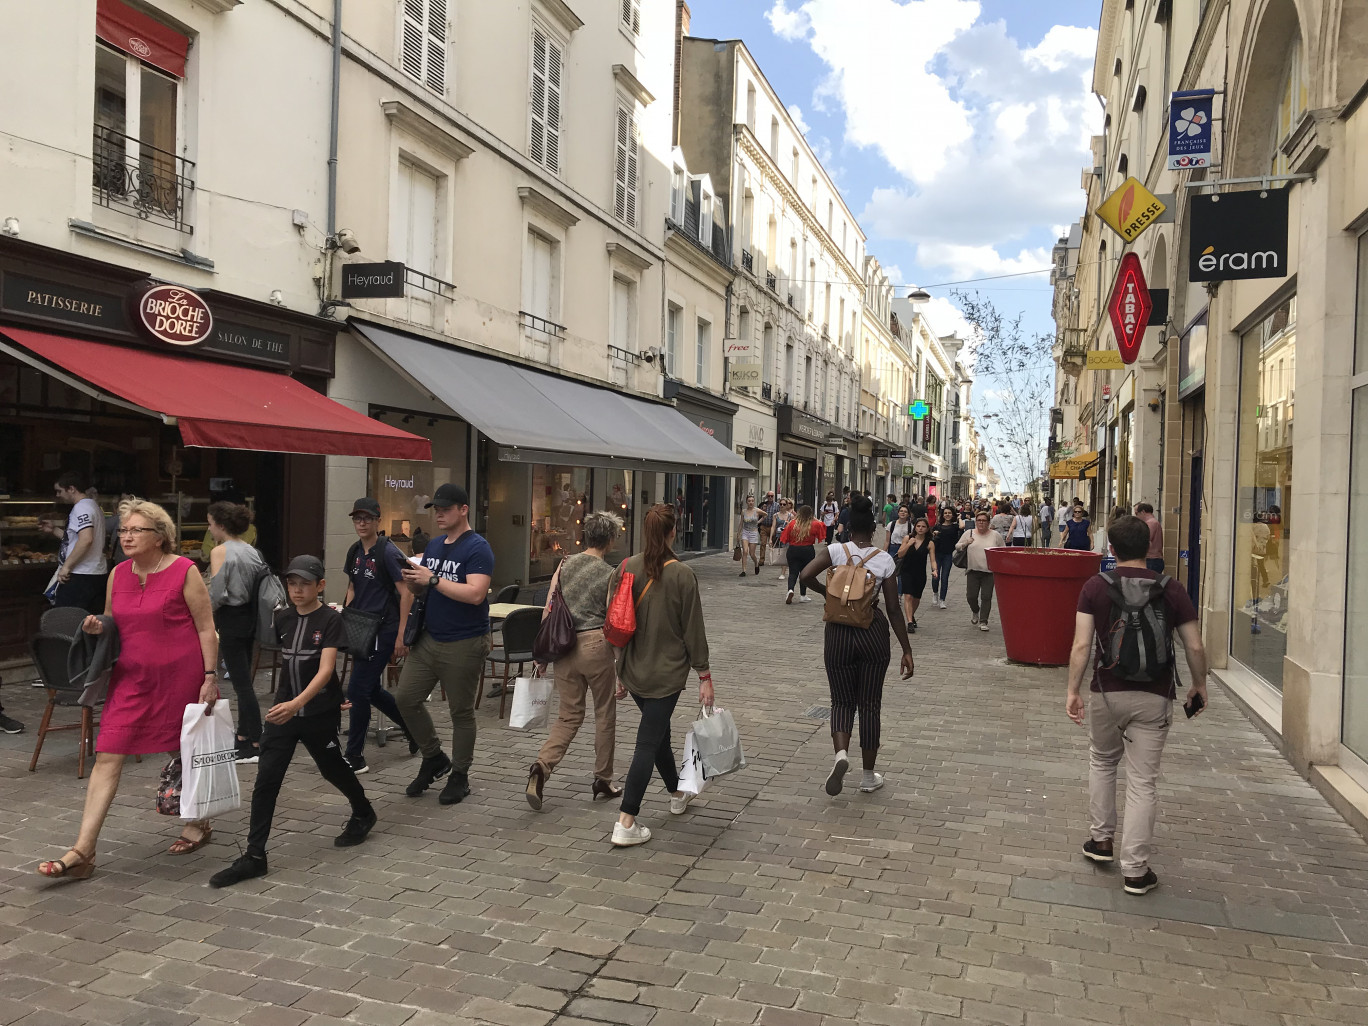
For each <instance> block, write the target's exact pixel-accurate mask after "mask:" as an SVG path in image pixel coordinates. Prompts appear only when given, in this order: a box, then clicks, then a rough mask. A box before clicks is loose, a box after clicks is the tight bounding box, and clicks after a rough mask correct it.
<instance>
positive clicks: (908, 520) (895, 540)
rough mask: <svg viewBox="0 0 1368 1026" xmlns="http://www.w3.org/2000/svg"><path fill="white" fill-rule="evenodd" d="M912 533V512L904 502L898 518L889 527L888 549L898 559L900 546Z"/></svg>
mask: <svg viewBox="0 0 1368 1026" xmlns="http://www.w3.org/2000/svg"><path fill="white" fill-rule="evenodd" d="M911 533H912V513H911V511H910V510H909V509H908V507H907V504H906V503H903V504H902V505H901V506H899V507H898V519H897V520H895V521H894V522H893V526H892V527H890V528H889V529H888V551H889V553H891V554H892V556H893V558H894V559H895V560H896V559H897V558H898V547H899V546H901V545H902V543H903V539H905V538H906V537H907V536H908V535H909V534H911Z"/></svg>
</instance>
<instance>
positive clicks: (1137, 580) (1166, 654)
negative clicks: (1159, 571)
mask: <svg viewBox="0 0 1368 1026" xmlns="http://www.w3.org/2000/svg"><path fill="white" fill-rule="evenodd" d="M1101 576H1102V579H1103V580H1104V581H1106V582H1107V595H1108V597H1109V598H1110V599H1111V616H1110V619H1109V622H1108V623H1107V624H1105V625H1098V626H1099V628H1100V629H1099V630H1098V632H1097V633H1098V638H1099V641H1098V644H1099V647H1100V648H1101V649H1102V654H1101V661H1102V667H1103V668H1104V669H1106V670H1107V671H1108V672H1109V673H1111V674H1112V676H1114V677H1118V678H1120V679H1121V680H1124V681H1129V682H1131V683H1134V684H1159V683H1163V682H1170V683H1171V682H1172V680H1173V665H1174V657H1173V636H1172V633H1171V628H1170V627H1169V616H1168V606H1167V604H1166V603H1165V602H1164V589H1165V588H1166V587H1168V582H1169V581H1170V580H1171V578H1170V577H1168V576H1167V575H1161V576H1160V577H1159V578H1158V579H1157V580H1150V579H1149V578H1145V577H1122V576H1121V575H1119V574H1117V573H1114V572H1113V573H1105V574H1102V575H1101Z"/></svg>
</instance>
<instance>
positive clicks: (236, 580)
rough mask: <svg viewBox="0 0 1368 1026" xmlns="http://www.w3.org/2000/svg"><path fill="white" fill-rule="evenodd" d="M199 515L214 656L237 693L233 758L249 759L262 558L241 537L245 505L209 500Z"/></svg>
mask: <svg viewBox="0 0 1368 1026" xmlns="http://www.w3.org/2000/svg"><path fill="white" fill-rule="evenodd" d="M205 519H206V520H207V521H208V523H209V535H210V537H211V538H212V539H213V541H214V544H213V546H211V548H210V550H209V602H210V605H211V606H212V607H213V610H214V626H215V627H216V628H218V636H219V655H221V656H222V657H223V664H224V665H225V666H226V667H227V668H228V682H229V683H230V684H232V685H233V691H234V693H235V694H236V695H237V718H238V722H237V761H238V762H241V763H253V762H256V761H257V757H258V756H259V755H260V754H261V705H260V704H259V703H258V702H257V696H256V688H255V687H253V685H254V683H255V681H254V680H253V679H252V655H253V649H254V648H255V646H256V630H257V609H256V580H257V574H258V573H260V572H261V571H263V570H265V569H266V561H265V560H264V559H262V558H261V553H260V552H258V551H257V550H256V549H255V548H253V547H252V546H251V545H249V544H248V543H247V542H246V541H244V540H243V536H244V535H245V534H246V533H247V529H248V528H249V527H251V526H252V511H251V510H249V509H248V508H247V507H246V506H240V505H238V504H237V503H235V502H224V501H219V502H215V503H212V504H210V506H209V510H208V513H207V514H206V517H205Z"/></svg>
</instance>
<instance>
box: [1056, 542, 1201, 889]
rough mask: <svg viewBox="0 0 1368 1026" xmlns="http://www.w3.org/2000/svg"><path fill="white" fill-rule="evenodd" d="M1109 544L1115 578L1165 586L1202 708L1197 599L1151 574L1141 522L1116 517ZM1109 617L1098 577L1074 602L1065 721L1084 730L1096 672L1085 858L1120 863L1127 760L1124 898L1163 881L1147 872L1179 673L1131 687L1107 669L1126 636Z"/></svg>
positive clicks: (1168, 610)
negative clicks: (1117, 841)
mask: <svg viewBox="0 0 1368 1026" xmlns="http://www.w3.org/2000/svg"><path fill="white" fill-rule="evenodd" d="M1107 538H1108V540H1109V541H1110V542H1111V546H1112V551H1113V552H1115V553H1116V570H1115V571H1114V573H1115V574H1116V576H1118V577H1120V578H1128V577H1129V578H1141V579H1144V580H1150V581H1153V580H1164V581H1165V585H1164V607H1165V609H1164V614H1165V620H1164V623H1165V625H1166V626H1167V627H1168V628H1169V629H1170V630H1176V631H1177V632H1178V637H1179V638H1180V639H1181V640H1182V642H1183V649H1184V652H1185V653H1186V655H1187V664H1188V670H1189V671H1190V672H1191V675H1192V686H1191V687H1190V688H1189V689H1188V693H1187V700H1188V701H1189V702H1191V701H1192V700H1193V698H1194V696H1198V695H1200V696H1201V700H1202V703H1201V704H1202V705H1203V706H1204V705H1205V704H1206V697H1207V689H1206V672H1207V667H1206V652H1205V651H1204V650H1203V648H1202V634H1201V629H1200V627H1199V626H1198V623H1197V610H1196V609H1194V608H1193V605H1192V600H1191V599H1189V598H1188V594H1187V592H1186V591H1184V590H1183V589H1182V588H1181V587H1180V586H1179V584H1178V582H1177V581H1175V580H1173V578H1171V577H1170V578H1163V577H1162V576H1161V575H1160V574H1157V573H1155V572H1154V571H1152V570H1149V569H1146V567H1145V562H1146V559H1145V554H1146V552H1148V551H1149V544H1150V532H1149V527H1148V526H1147V525H1146V524H1145V522H1144V521H1143V520H1141V519H1140V518H1139V517H1118V518H1117V519H1116V521H1115V522H1114V523H1113V524H1112V525H1111V527H1109V528H1108V529H1107ZM1112 619H1113V610H1112V597H1111V594H1110V586H1109V583H1108V581H1107V579H1106V576H1105V575H1103V574H1098V575H1097V576H1096V577H1093V578H1092V579H1091V580H1089V581H1088V583H1087V584H1085V585H1083V592H1082V594H1081V595H1079V597H1078V614H1077V618H1076V620H1075V621H1074V622H1075V626H1074V642H1073V652H1072V654H1071V656H1070V658H1069V697H1068V701H1067V703H1066V706H1065V709H1066V711H1067V712H1068V714H1069V718H1070V719H1071V720H1073V721H1074V722H1075V723H1078V724H1080V725H1081V724H1082V723H1083V719H1084V706H1083V695H1082V693H1081V692H1082V688H1083V676H1084V674H1085V673H1086V672H1087V670H1088V667H1089V666H1090V665H1091V666H1092V684H1091V688H1090V696H1089V702H1088V705H1089V707H1090V708H1089V712H1090V713H1091V722H1090V724H1089V727H1090V730H1089V734H1090V745H1089V750H1088V752H1089V759H1090V764H1089V772H1088V812H1089V814H1090V816H1091V819H1092V839H1091V840H1089V841H1088V842H1087V843H1086V844H1084V845H1083V854H1084V855H1085V856H1086V857H1087V858H1089V859H1091V860H1092V861H1094V862H1112V861H1113V860H1114V859H1115V857H1116V856H1115V853H1114V851H1113V847H1112V839H1113V837H1114V836H1115V834H1116V767H1117V764H1118V763H1119V762H1120V761H1121V758H1122V756H1123V755H1124V756H1125V759H1126V832H1125V836H1124V839H1123V841H1122V843H1121V872H1122V875H1123V876H1124V877H1125V890H1126V893H1127V894H1147V893H1149V892H1150V891H1152V890H1154V888H1155V887H1157V886H1159V878H1158V877H1157V876H1155V875H1154V870H1152V869H1150V867H1149V857H1150V854H1151V851H1152V847H1153V846H1152V844H1151V839H1152V838H1153V836H1154V821H1155V816H1156V814H1157V813H1158V782H1159V760H1160V758H1161V756H1162V755H1163V754H1164V742H1165V741H1166V740H1167V738H1168V729H1169V726H1170V724H1172V722H1173V701H1174V699H1175V698H1176V697H1177V681H1178V672H1177V670H1178V668H1177V663H1176V660H1170V663H1171V665H1170V668H1169V672H1168V673H1166V674H1163V675H1162V679H1159V680H1155V681H1152V682H1151V681H1144V682H1137V681H1133V680H1126V679H1123V678H1122V677H1120V676H1118V675H1117V674H1116V673H1113V672H1112V667H1109V666H1107V665H1104V662H1103V653H1105V652H1106V651H1107V642H1108V640H1109V639H1110V638H1111V635H1112V632H1113V630H1118V629H1121V628H1120V625H1119V624H1117V625H1115V626H1113V624H1112ZM1094 637H1096V641H1094ZM1162 640H1163V642H1165V643H1168V642H1169V641H1170V639H1168V638H1164V639H1162ZM1094 653H1096V658H1094ZM1113 665H1114V664H1113Z"/></svg>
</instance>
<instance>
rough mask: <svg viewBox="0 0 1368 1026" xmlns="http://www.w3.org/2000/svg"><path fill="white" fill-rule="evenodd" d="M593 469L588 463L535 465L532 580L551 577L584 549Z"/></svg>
mask: <svg viewBox="0 0 1368 1026" xmlns="http://www.w3.org/2000/svg"><path fill="white" fill-rule="evenodd" d="M591 473H592V472H591V471H590V470H589V469H588V468H587V467H556V466H534V467H533V468H532V531H531V539H532V548H531V552H530V553H529V573H530V574H531V578H532V580H538V579H542V580H544V579H546V578H548V577H550V576H551V575H552V574H553V573H555V572H556V565H557V564H558V563H560V561H561V560H562V559H563V558H564V557H566V556H571V555H574V554H575V553H576V552H580V551H582V550H583V548H584V533H583V519H584V514H585V512H587V510H588V508H589V507H588V503H589V500H590V495H589V485H590V474H591Z"/></svg>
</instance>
